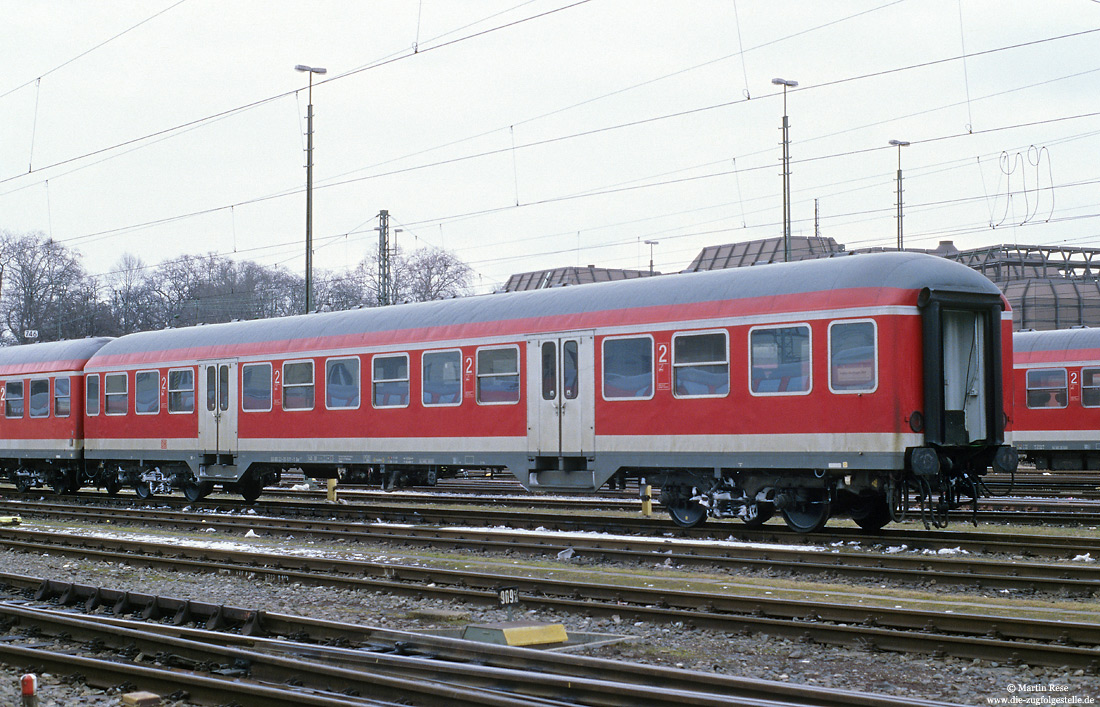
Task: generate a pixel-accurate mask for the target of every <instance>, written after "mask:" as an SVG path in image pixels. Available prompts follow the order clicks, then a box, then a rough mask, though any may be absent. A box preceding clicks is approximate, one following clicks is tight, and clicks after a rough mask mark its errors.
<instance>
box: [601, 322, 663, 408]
mask: <svg viewBox="0 0 1100 707" xmlns="http://www.w3.org/2000/svg"><path fill="white" fill-rule="evenodd" d="M603 397H604V399H605V400H648V399H649V398H652V397H653V338H652V337H650V336H636V337H630V338H621V339H604V340H603Z"/></svg>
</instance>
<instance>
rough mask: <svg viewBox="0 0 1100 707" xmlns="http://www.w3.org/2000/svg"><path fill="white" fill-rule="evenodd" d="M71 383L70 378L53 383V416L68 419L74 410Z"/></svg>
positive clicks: (56, 380)
mask: <svg viewBox="0 0 1100 707" xmlns="http://www.w3.org/2000/svg"><path fill="white" fill-rule="evenodd" d="M71 385H72V384H71V381H70V379H69V377H68V376H64V377H61V378H55V379H54V381H53V414H54V416H55V417H68V416H69V411H70V410H71V409H72V398H71V391H72V387H71Z"/></svg>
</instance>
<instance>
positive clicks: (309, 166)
mask: <svg viewBox="0 0 1100 707" xmlns="http://www.w3.org/2000/svg"><path fill="white" fill-rule="evenodd" d="M294 70H295V71H304V72H306V73H307V74H309V103H308V107H307V108H306V314H309V312H310V310H311V309H312V307H313V75H314V74H323V73H325V72H326V71H328V69H324V68H321V67H320V66H306V65H305V64H298V65H297V66H295V67H294Z"/></svg>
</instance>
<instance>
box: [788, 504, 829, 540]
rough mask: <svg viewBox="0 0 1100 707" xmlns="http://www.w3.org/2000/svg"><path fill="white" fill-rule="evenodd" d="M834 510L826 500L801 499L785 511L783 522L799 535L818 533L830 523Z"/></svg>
mask: <svg viewBox="0 0 1100 707" xmlns="http://www.w3.org/2000/svg"><path fill="white" fill-rule="evenodd" d="M831 512H832V508H831V506H830V504H829V502H828V501H827V500H825V499H824V498H821V497H818V498H800V499H799V500H798V502H797V503H795V504H794V505H792V506H791V507H789V508H784V509H783V521H784V522H785V523H786V524H787V527H788V528H790V529H791V530H793V531H795V532H797V533H816V532H817V531H819V530H821V529H822V528H824V527H825V523H827V522H828V521H829V515H830V513H831Z"/></svg>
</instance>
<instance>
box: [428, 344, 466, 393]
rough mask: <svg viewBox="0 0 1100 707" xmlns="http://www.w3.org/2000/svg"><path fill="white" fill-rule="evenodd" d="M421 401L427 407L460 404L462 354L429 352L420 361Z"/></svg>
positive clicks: (457, 352) (458, 352)
mask: <svg viewBox="0 0 1100 707" xmlns="http://www.w3.org/2000/svg"><path fill="white" fill-rule="evenodd" d="M421 366H422V368H423V376H422V377H421V379H420V380H421V387H422V388H423V391H422V392H423V397H422V399H423V401H424V405H425V406H427V407H437V406H444V405H461V404H462V352H461V351H458V350H454V351H429V352H426V353H425V354H424V356H423V357H422V359H421Z"/></svg>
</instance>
